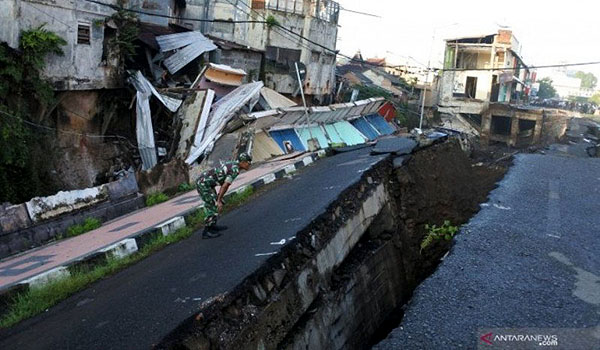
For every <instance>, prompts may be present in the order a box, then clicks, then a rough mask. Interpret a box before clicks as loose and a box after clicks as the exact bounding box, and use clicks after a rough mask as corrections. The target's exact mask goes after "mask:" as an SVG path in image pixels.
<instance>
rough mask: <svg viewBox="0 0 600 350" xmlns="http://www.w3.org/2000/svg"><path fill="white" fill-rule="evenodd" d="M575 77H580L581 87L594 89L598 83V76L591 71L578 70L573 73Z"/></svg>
mask: <svg viewBox="0 0 600 350" xmlns="http://www.w3.org/2000/svg"><path fill="white" fill-rule="evenodd" d="M575 77H576V78H579V79H581V85H580V87H581V88H583V89H594V88H595V87H596V84H597V83H598V78H596V76H595V75H594V74H592V73H585V72H582V71H578V72H577V73H575Z"/></svg>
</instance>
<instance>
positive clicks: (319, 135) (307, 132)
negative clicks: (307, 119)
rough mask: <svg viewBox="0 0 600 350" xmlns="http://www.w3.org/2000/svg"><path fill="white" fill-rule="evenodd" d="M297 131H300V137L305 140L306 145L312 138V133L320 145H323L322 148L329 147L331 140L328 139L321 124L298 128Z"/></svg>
mask: <svg viewBox="0 0 600 350" xmlns="http://www.w3.org/2000/svg"><path fill="white" fill-rule="evenodd" d="M296 132H298V136H300V139H301V140H302V141H304V144H305V145H308V140H309V139H310V138H311V134H312V137H313V138H316V139H317V140H319V146H321V148H327V147H328V146H329V140H327V136H325V133H324V132H323V129H321V127H320V126H311V127H310V128H306V127H304V128H296Z"/></svg>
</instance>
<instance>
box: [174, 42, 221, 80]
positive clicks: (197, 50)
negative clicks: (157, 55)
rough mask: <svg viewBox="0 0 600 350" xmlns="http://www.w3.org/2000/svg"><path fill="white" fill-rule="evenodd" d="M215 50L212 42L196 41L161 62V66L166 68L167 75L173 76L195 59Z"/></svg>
mask: <svg viewBox="0 0 600 350" xmlns="http://www.w3.org/2000/svg"><path fill="white" fill-rule="evenodd" d="M216 48H217V46H216V45H215V44H213V42H212V41H197V42H194V43H192V44H190V45H188V46H186V47H184V48H183V49H181V50H179V51H177V52H176V53H174V54H173V55H171V56H169V57H168V58H167V59H165V60H164V61H163V64H164V65H165V67H167V69H168V70H169V73H171V74H175V73H176V72H178V71H179V70H180V69H181V68H183V67H185V66H186V65H187V64H188V63H190V62H192V61H193V60H194V59H195V58H196V57H198V56H200V55H202V54H203V53H205V52H207V51H212V50H215V49H216Z"/></svg>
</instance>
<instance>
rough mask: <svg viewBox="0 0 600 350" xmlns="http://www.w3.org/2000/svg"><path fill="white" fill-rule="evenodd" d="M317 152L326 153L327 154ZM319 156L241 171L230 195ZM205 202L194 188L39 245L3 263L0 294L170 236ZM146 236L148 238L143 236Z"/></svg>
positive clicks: (131, 251) (281, 175) (8, 292)
mask: <svg viewBox="0 0 600 350" xmlns="http://www.w3.org/2000/svg"><path fill="white" fill-rule="evenodd" d="M319 155H321V156H323V155H324V153H320V154H319ZM317 157H318V155H317V154H316V153H314V154H300V155H296V156H294V157H291V158H284V159H280V160H275V161H272V162H269V163H265V164H262V165H259V166H257V167H256V168H253V169H251V170H249V171H247V172H242V173H241V174H240V175H239V176H238V178H237V179H236V180H235V181H234V183H233V184H232V186H231V189H230V190H229V193H230V194H232V193H235V192H238V191H243V190H245V189H246V188H247V187H248V186H252V187H254V188H258V187H260V186H263V185H265V184H267V183H270V182H273V181H275V180H276V179H278V178H281V177H283V176H285V175H286V174H288V173H290V172H292V171H295V170H296V169H298V168H300V167H303V166H306V165H308V164H310V163H312V162H313V161H314V160H316V159H317ZM201 205H202V201H201V200H200V197H199V196H198V194H197V193H196V191H190V192H187V193H184V194H182V195H179V196H177V197H175V198H172V199H171V200H169V201H167V202H164V203H161V204H158V205H156V206H153V207H149V208H144V209H140V210H138V211H136V212H133V213H131V214H128V215H126V216H123V217H120V218H118V219H115V220H112V221H110V222H107V223H105V224H104V225H103V226H102V227H100V228H98V229H96V230H93V231H90V232H88V233H85V234H83V235H80V236H77V237H73V238H69V239H65V240H61V241H58V242H55V243H52V244H49V245H46V246H43V247H39V248H36V249H33V250H30V251H27V252H24V253H21V254H18V255H16V256H12V257H9V258H6V259H4V260H2V261H1V262H0V298H1V297H2V296H3V295H4V296H6V295H7V294H12V293H13V292H15V291H18V290H22V289H24V288H27V287H28V286H29V285H34V284H43V283H46V282H48V281H49V280H52V279H54V278H58V277H60V276H64V275H66V274H68V273H69V272H68V268H69V267H72V266H73V265H76V264H89V263H93V260H95V259H98V257H99V256H103V255H106V254H112V255H115V254H116V255H118V256H120V257H122V256H125V255H128V254H131V253H133V252H135V251H137V250H138V246H139V242H140V239H142V240H143V239H148V238H150V237H149V236H148V235H154V234H156V233H157V232H158V234H161V233H162V234H169V233H171V232H174V231H175V230H177V229H178V228H180V227H183V226H184V225H185V220H184V215H186V214H189V213H192V212H194V211H195V210H196V209H198V208H199V207H200V206H201ZM144 236H148V237H144Z"/></svg>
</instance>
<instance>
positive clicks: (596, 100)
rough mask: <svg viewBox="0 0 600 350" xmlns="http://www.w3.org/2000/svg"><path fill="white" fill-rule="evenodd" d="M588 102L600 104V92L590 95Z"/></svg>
mask: <svg viewBox="0 0 600 350" xmlns="http://www.w3.org/2000/svg"><path fill="white" fill-rule="evenodd" d="M590 102H591V103H594V104H596V105H597V106H600V93H595V94H594V96H592V97H590Z"/></svg>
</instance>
